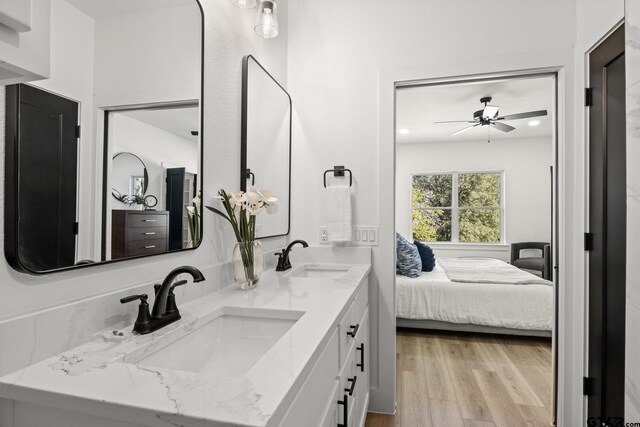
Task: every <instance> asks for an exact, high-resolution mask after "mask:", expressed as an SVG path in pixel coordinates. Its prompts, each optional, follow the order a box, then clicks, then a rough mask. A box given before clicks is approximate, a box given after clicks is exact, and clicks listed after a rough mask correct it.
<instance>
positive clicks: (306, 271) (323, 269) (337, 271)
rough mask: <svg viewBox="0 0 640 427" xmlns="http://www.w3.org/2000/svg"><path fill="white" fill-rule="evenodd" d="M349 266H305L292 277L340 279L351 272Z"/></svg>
mask: <svg viewBox="0 0 640 427" xmlns="http://www.w3.org/2000/svg"><path fill="white" fill-rule="evenodd" d="M349 269H350V267H349V266H348V265H305V266H303V267H301V268H298V269H297V270H294V271H292V272H291V277H303V278H308V279H340V278H341V277H342V276H344V275H345V273H346V272H347V271H349Z"/></svg>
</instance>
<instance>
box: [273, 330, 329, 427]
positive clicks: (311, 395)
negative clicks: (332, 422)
mask: <svg viewBox="0 0 640 427" xmlns="http://www.w3.org/2000/svg"><path fill="white" fill-rule="evenodd" d="M337 372H338V333H337V330H334V332H333V335H331V339H330V340H329V343H328V344H327V346H326V347H325V348H324V350H323V351H322V354H321V355H320V357H319V358H318V361H317V362H316V364H315V365H314V366H313V368H312V369H311V372H310V373H309V376H308V377H307V379H306V380H305V381H304V383H303V384H302V387H301V388H300V391H299V392H298V394H297V396H296V397H295V398H294V400H293V403H292V404H291V406H290V408H289V410H288V412H287V413H286V415H285V416H284V420H283V421H282V424H280V426H281V427H300V426H312V425H318V424H320V422H321V420H322V419H323V416H324V415H325V414H324V411H325V408H326V407H327V406H328V405H329V402H334V401H335V399H334V398H333V396H334V390H335V387H334V386H335V382H336V373H337ZM338 392H339V390H338Z"/></svg>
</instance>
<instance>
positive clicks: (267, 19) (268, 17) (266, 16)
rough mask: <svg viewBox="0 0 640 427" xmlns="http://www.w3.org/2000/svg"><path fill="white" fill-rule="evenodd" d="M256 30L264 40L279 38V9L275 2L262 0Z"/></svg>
mask: <svg viewBox="0 0 640 427" xmlns="http://www.w3.org/2000/svg"><path fill="white" fill-rule="evenodd" d="M247 1H248V0H247ZM254 30H255V32H256V34H257V35H259V36H260V37H262V38H263V39H272V38H274V37H277V36H278V32H279V28H278V9H277V6H276V2H275V1H274V0H260V6H258V16H257V18H256V26H255V27H254Z"/></svg>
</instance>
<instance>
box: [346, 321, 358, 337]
mask: <svg viewBox="0 0 640 427" xmlns="http://www.w3.org/2000/svg"><path fill="white" fill-rule="evenodd" d="M358 329H360V324H359V323H358V324H357V325H351V326H349V331H347V335H349V336H350V337H351V338H355V337H356V335H358Z"/></svg>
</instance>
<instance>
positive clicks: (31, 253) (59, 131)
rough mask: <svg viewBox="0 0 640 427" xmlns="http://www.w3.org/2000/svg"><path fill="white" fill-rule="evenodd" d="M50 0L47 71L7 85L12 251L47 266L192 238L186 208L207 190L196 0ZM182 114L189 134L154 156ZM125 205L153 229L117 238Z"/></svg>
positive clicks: (8, 240)
mask: <svg viewBox="0 0 640 427" xmlns="http://www.w3.org/2000/svg"><path fill="white" fill-rule="evenodd" d="M51 9H52V10H51V31H50V33H51V36H50V38H51V39H50V42H51V56H52V60H51V64H52V67H51V72H50V77H49V79H46V80H40V81H35V82H28V83H21V84H16V85H11V86H6V87H4V88H0V96H1V97H3V99H0V105H1V106H2V107H0V110H2V111H0V115H2V116H4V119H5V123H6V127H5V132H4V135H3V136H4V142H5V146H6V150H5V164H6V179H5V198H6V202H5V255H6V258H7V261H8V262H9V263H10V264H11V266H12V267H14V268H15V269H17V270H19V271H22V272H27V273H32V274H40V273H47V272H53V271H58V270H63V269H68V268H74V267H77V266H87V265H93V264H96V263H100V262H110V261H116V260H121V259H126V258H129V257H139V256H145V255H156V254H160V253H165V252H170V251H178V250H185V249H191V248H195V247H197V246H198V244H199V241H200V240H201V239H200V236H201V233H202V227H201V221H200V224H199V226H198V230H199V231H198V235H197V236H194V235H192V233H190V231H189V230H190V229H191V228H190V226H189V224H191V222H192V221H193V220H194V218H193V217H192V216H189V210H187V209H186V208H187V207H188V206H192V205H193V199H194V198H195V196H196V195H197V194H198V193H199V192H201V191H202V185H201V176H202V173H201V171H202V144H201V138H202V130H201V121H202V120H201V117H202V107H203V105H202V49H203V45H202V41H203V25H202V24H203V13H202V8H201V5H200V3H199V1H198V0H166V1H162V2H154V1H148V0H128V1H126V2H102V1H94V0H59V1H56V2H52V4H51ZM163 114H164V116H163V117H162V118H161V119H157V118H154V117H156V116H158V115H163ZM153 120H156V121H161V122H162V125H163V126H165V128H163V127H161V126H155V130H154V131H153V132H155V133H156V136H155V137H153V138H147V137H146V136H144V134H143V133H140V132H139V131H140V129H141V128H142V127H145V126H146V127H147V128H148V129H152V128H153V123H149V122H153ZM180 123H182V125H183V126H184V129H181V130H180V131H179V132H183V133H186V136H184V138H183V139H184V140H185V141H186V140H188V141H189V144H190V145H189V146H188V148H185V146H183V145H180V144H177V143H176V145H175V146H174V147H172V148H171V149H169V150H165V151H164V158H163V159H159V158H158V155H159V153H160V152H161V150H160V149H159V147H160V145H161V143H163V141H164V139H163V138H162V137H161V136H160V135H167V134H170V133H171V129H166V127H167V126H169V127H173V128H176V127H178V126H180ZM132 124H135V126H134V125H132ZM127 126H128V127H127ZM135 132H139V133H135ZM175 132H178V131H175ZM194 134H195V136H194ZM149 141H153V142H149ZM154 143H155V145H154ZM185 144H186V143H185ZM168 151H169V152H168ZM187 153H188V156H189V159H188V160H186V156H187ZM163 167H164V169H163ZM165 174H166V176H165ZM165 179H169V180H172V181H171V186H170V191H171V194H169V195H168V193H167V188H166V187H167V184H166V181H165ZM178 193H180V194H179V195H178ZM178 209H180V212H178ZM116 211H122V212H123V213H122V214H116V215H113V214H112V213H113V212H116ZM170 212H172V213H173V214H170ZM118 215H120V216H121V217H122V218H121V221H122V224H123V225H122V226H123V227H124V229H125V231H126V230H131V229H133V228H136V227H134V225H135V224H137V225H139V226H140V227H137V228H143V227H142V225H144V226H147V228H148V229H145V230H142V231H141V232H138V231H135V232H130V233H126V232H125V233H121V234H119V237H118V238H117V239H116V238H115V237H114V235H113V233H112V230H113V229H114V228H113V227H114V224H115V223H114V221H116V220H117V219H116V218H115V217H116V216H118ZM117 226H118V227H119V226H120V224H117ZM163 227H166V228H167V232H166V233H164V234H163V233H162V228H163ZM165 234H166V236H165ZM116 240H117V241H116ZM165 240H166V241H165ZM115 246H119V247H122V248H124V249H122V251H121V253H118V254H114V251H113V250H114V247H115Z"/></svg>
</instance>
